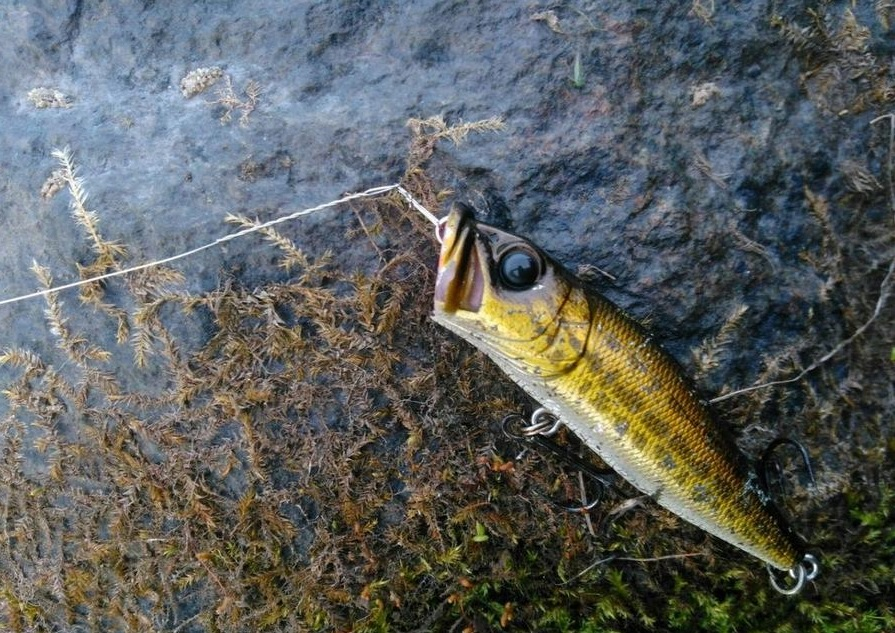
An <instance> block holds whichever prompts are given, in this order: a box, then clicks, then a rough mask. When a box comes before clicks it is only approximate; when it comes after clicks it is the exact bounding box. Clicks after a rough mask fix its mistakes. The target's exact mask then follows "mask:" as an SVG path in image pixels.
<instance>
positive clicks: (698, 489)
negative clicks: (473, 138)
mask: <svg viewBox="0 0 895 633" xmlns="http://www.w3.org/2000/svg"><path fill="white" fill-rule="evenodd" d="M437 230H438V237H439V239H440V241H441V243H442V246H441V252H440V255H439V261H438V278H437V281H436V285H435V300H434V311H433V319H434V320H435V321H436V322H437V323H439V324H441V325H442V326H444V327H446V328H447V329H449V330H451V331H452V332H454V333H455V334H457V335H458V336H460V337H461V338H463V339H465V340H467V341H468V342H470V343H472V344H473V345H474V346H476V347H477V348H478V349H480V350H481V351H483V352H484V353H485V354H487V355H488V356H489V357H490V358H491V359H492V360H493V361H494V362H495V363H496V364H497V365H498V366H499V367H500V368H501V369H502V370H503V371H504V372H505V373H506V374H507V375H508V376H509V377H510V378H512V379H513V380H514V381H515V382H516V383H518V384H519V385H520V386H521V387H522V388H523V389H524V390H525V391H526V392H528V393H529V394H530V395H531V396H532V397H534V398H535V399H536V400H537V401H538V402H540V403H541V404H542V405H543V406H544V407H545V408H546V409H548V410H549V411H550V412H551V413H553V414H554V415H555V416H556V417H557V418H558V419H559V421H560V422H561V423H562V424H564V425H565V426H567V427H568V428H569V429H571V431H572V432H573V433H575V434H576V435H577V436H578V437H579V438H580V439H581V440H582V441H583V442H584V444H585V445H587V446H588V447H589V448H590V449H591V450H593V451H594V452H596V453H597V454H598V455H599V456H600V457H601V458H602V459H603V460H604V461H605V462H606V463H607V464H609V466H611V467H612V468H613V469H614V470H615V471H616V472H618V473H619V474H620V475H621V476H622V477H624V478H625V479H627V480H628V481H629V482H630V483H631V484H633V485H634V486H635V487H636V488H638V489H639V490H641V491H642V492H644V493H645V494H647V495H649V496H651V497H652V498H653V499H655V501H656V502H657V503H659V505H661V506H663V507H665V508H667V509H668V510H670V511H671V512H673V513H675V514H677V515H678V516H680V517H681V518H683V519H685V520H687V521H689V522H690V523H692V524H694V525H696V526H698V527H700V528H702V529H704V530H705V531H707V532H709V533H710V534H713V535H715V536H716V537H718V538H720V539H723V540H724V541H727V542H728V543H731V544H732V545H734V546H736V547H738V548H740V549H742V550H745V551H746V552H748V553H750V554H752V555H753V556H755V557H756V558H758V559H760V560H762V561H764V562H765V563H766V564H767V567H768V571H769V573H770V576H771V582H772V584H773V586H774V587H775V588H776V589H777V590H778V591H780V592H781V593H786V594H795V593H798V592H799V591H801V589H802V588H803V587H804V585H805V583H806V581H809V580H812V579H813V578H815V577H816V576H817V574H818V571H819V565H818V562H817V559H816V558H815V557H814V556H813V555H812V554H810V553H808V552H807V551H806V549H805V544H804V543H803V541H802V540H801V539H800V538H799V537H798V536H797V535H796V533H795V532H794V531H793V529H792V528H791V527H790V526H789V525H788V524H787V522H786V521H785V520H784V519H783V517H782V516H781V515H780V513H779V512H778V510H777V509H776V507H775V506H774V504H773V502H772V501H771V499H770V497H769V495H768V493H767V491H766V490H765V488H764V486H763V485H762V484H761V480H760V479H759V475H758V473H757V471H756V469H755V468H754V467H753V465H752V464H751V463H750V462H749V461H748V460H747V459H746V458H745V456H744V455H743V454H742V453H741V452H740V451H739V449H738V448H737V446H736V444H735V442H734V441H733V438H732V437H731V436H729V435H728V433H727V432H726V430H725V429H724V428H723V427H722V426H721V425H720V424H719V423H718V422H717V421H716V420H715V418H714V416H713V414H712V412H711V410H710V409H709V407H708V406H707V405H706V403H705V402H704V401H703V400H701V399H700V398H699V397H698V396H697V395H696V393H695V391H694V389H693V387H692V385H691V383H690V382H689V380H688V379H687V378H686V377H685V375H684V373H683V370H682V368H681V367H680V366H679V365H678V363H677V362H676V361H675V360H674V359H673V358H672V357H671V356H670V355H669V354H668V353H667V352H665V351H664V350H663V349H662V348H661V347H660V346H658V345H657V344H655V343H654V342H653V341H652V340H651V337H650V335H649V334H648V333H647V332H646V331H645V330H644V329H643V328H642V327H641V326H640V325H639V324H638V323H636V322H635V321H634V320H633V319H631V318H630V317H628V316H627V315H626V314H625V313H624V312H623V311H622V310H621V309H620V308H619V307H617V306H616V305H615V304H613V303H612V302H610V301H609V300H608V299H606V298H605V297H603V296H601V295H600V294H598V293H596V292H595V291H593V290H591V289H589V288H588V287H587V286H586V285H585V284H584V283H583V282H581V280H579V279H578V278H576V277H575V276H574V275H572V274H571V273H570V272H568V271H567V270H565V269H564V268H563V267H562V266H561V265H559V264H558V263H556V262H555V261H554V260H553V259H551V258H550V257H549V256H548V255H547V254H546V253H544V251H542V250H541V249H540V248H538V247H537V246H535V245H534V244H532V243H531V242H529V241H528V240H526V239H524V238H521V237H518V236H516V235H513V234H511V233H507V232H504V231H501V230H499V229H497V228H495V227H493V226H489V225H487V224H484V223H482V222H478V221H476V219H475V217H474V215H473V213H472V211H471V210H470V209H469V208H468V207H466V206H464V205H454V207H453V209H452V210H451V213H450V214H449V215H448V216H447V217H446V218H445V219H443V220H442V221H441V222H440V223H439V225H438V229H437ZM774 570H782V571H783V572H785V573H786V574H788V575H789V581H787V582H785V583H781V582H780V581H778V579H777V578H776V576H775V573H774Z"/></svg>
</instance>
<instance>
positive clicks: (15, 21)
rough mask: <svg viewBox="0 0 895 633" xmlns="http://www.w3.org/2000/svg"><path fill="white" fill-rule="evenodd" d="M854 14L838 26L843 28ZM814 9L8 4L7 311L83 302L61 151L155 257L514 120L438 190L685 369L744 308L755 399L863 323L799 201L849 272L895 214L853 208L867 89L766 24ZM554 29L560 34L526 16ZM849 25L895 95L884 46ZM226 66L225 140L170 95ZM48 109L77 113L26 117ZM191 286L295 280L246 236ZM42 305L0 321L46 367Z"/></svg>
mask: <svg viewBox="0 0 895 633" xmlns="http://www.w3.org/2000/svg"><path fill="white" fill-rule="evenodd" d="M851 4H852V3H838V4H837V5H836V6H835V7H831V8H830V14H832V15H833V16H836V17H834V18H833V19H834V23H832V24H831V26H830V28H831V30H833V31H836V29H838V28H840V26H841V25H840V22H841V21H842V19H843V17H842V16H843V15H844V13H845V11H846V9H849V8H851ZM812 6H813V3H810V2H803V3H786V6H785V7H784V6H781V5H778V3H775V2H751V3H748V2H747V3H737V4H736V5H735V6H727V5H724V3H717V7H716V10H717V12H716V14H715V15H714V16H712V18H711V20H710V21H708V22H706V21H703V20H701V19H699V18H698V17H696V16H695V15H694V14H693V13H691V12H690V6H689V3H643V2H639V3H630V2H617V1H614V2H585V3H583V4H578V5H576V8H574V9H573V8H572V7H571V5H568V6H567V5H564V4H561V5H557V6H554V5H550V7H546V5H545V6H543V7H542V6H540V5H538V4H524V3H517V2H473V3H467V2H454V1H436V0H429V1H424V2H414V3H403V2H389V1H386V0H381V1H377V0H365V1H363V2H332V1H321V2H302V3H296V2H292V1H287V0H260V1H251V2H250V1H248V0H230V1H228V2H213V3H212V2H208V3H186V2H184V3H156V2H151V1H145V2H133V3H125V4H119V3H104V2H97V1H95V0H71V1H69V2H56V1H52V2H51V1H49V0H10V1H8V2H6V3H4V4H3V6H2V7H0V60H2V63H3V65H4V69H3V73H2V74H0V147H2V148H3V152H2V153H0V174H2V178H0V199H2V202H3V204H2V212H0V233H2V235H3V236H4V239H3V246H2V248H0V298H6V297H11V296H14V295H18V294H21V293H25V292H29V291H31V290H33V289H34V288H35V286H36V283H35V280H34V277H33V275H32V274H31V273H30V272H29V271H28V267H29V266H30V263H31V261H32V260H36V261H38V262H40V263H42V264H44V265H47V266H49V267H50V268H51V269H52V271H53V272H54V274H55V276H56V280H57V282H67V281H72V280H73V279H75V278H76V271H75V270H74V267H73V265H72V264H73V262H74V261H86V259H87V258H88V257H89V250H88V245H87V242H86V241H85V239H84V237H83V236H82V235H81V233H80V231H79V229H78V228H77V227H76V226H75V225H74V223H73V221H72V220H71V218H70V216H69V214H68V209H67V199H66V196H64V195H58V196H56V197H54V198H52V199H50V200H43V199H41V197H40V193H39V192H40V189H41V186H42V184H43V183H44V181H45V180H46V179H47V177H48V176H49V175H50V174H51V172H52V171H53V169H55V168H56V165H55V163H54V160H53V159H52V158H51V155H50V154H51V151H52V150H53V149H54V148H61V147H65V146H69V147H71V148H72V150H73V152H74V154H75V157H76V160H77V163H78V165H79V166H80V170H81V172H80V173H81V175H82V176H84V178H85V179H86V188H87V190H88V191H89V193H90V201H91V208H92V209H94V210H96V211H97V213H98V214H99V216H100V226H101V228H102V230H103V231H104V234H105V235H106V236H108V237H109V238H112V239H116V240H120V241H122V242H124V243H126V244H127V245H128V246H129V247H130V248H131V260H132V261H133V262H142V261H146V260H150V259H155V258H161V257H165V256H169V255H172V254H175V253H178V252H181V251H184V250H187V249H189V248H192V247H194V246H197V245H199V244H202V243H205V242H208V241H211V240H213V239H215V238H217V237H219V236H221V235H223V234H225V233H227V232H229V230H230V229H229V228H228V227H227V226H226V225H225V224H224V222H223V218H224V216H225V215H226V214H227V213H228V212H238V213H245V214H248V215H256V214H257V215H259V216H260V217H264V218H268V217H273V216H274V215H276V214H279V213H281V212H284V211H289V210H295V209H298V208H302V207H307V206H311V205H315V204H318V203H321V202H324V201H328V200H331V199H333V198H335V197H337V196H339V195H340V194H341V193H343V192H348V191H357V190H361V189H364V188H366V187H369V186H374V185H380V184H386V183H392V182H395V181H396V180H397V179H398V178H399V177H400V176H401V174H402V173H403V169H404V166H405V162H404V161H405V155H406V151H407V147H408V138H409V132H408V131H407V129H406V121H407V120H408V118H410V117H426V116H430V115H434V114H441V115H444V116H445V117H446V119H447V120H448V121H449V122H458V121H460V120H463V121H473V120H477V119H481V118H486V117H491V116H501V117H503V118H504V119H505V121H506V124H507V129H506V131H505V132H503V133H501V134H487V135H484V136H478V137H473V138H470V139H469V141H468V142H467V143H466V144H464V145H462V146H460V147H453V146H451V145H450V144H447V143H444V144H442V145H441V146H440V148H439V150H438V151H437V153H436V155H435V156H434V157H433V158H432V160H431V161H430V163H429V165H428V167H429V169H430V173H431V174H432V175H433V177H435V178H436V179H437V180H439V181H440V182H441V183H443V184H444V186H445V187H451V188H453V189H455V190H456V191H457V197H458V198H461V199H466V200H470V201H471V202H473V203H474V204H476V205H478V206H480V207H482V208H483V209H484V211H483V213H484V215H485V217H486V218H488V219H489V220H491V221H494V222H496V223H499V224H501V225H504V226H506V227H507V228H508V229H511V230H514V231H518V232H521V233H523V234H525V235H527V236H529V237H531V238H532V239H534V240H535V241H536V242H537V243H539V244H540V245H542V246H543V247H544V248H545V249H546V250H548V251H550V252H551V253H553V254H555V255H556V257H557V258H558V259H559V260H561V261H563V262H565V263H566V264H567V265H568V266H569V267H570V268H572V269H576V268H578V267H581V266H588V265H590V266H596V267H598V268H599V269H601V270H603V271H607V272H608V273H610V274H611V275H612V276H613V277H614V280H612V281H610V280H608V279H607V278H604V277H601V276H599V275H598V276H597V277H596V282H595V283H597V285H598V286H599V287H600V288H601V289H602V290H603V291H605V292H606V293H607V294H608V295H609V296H610V297H611V298H612V299H613V300H615V301H617V302H618V303H620V304H621V305H623V306H624V307H625V308H627V309H628V310H629V311H630V312H632V313H633V314H634V315H636V316H637V317H639V318H642V319H645V320H648V321H649V323H650V327H651V328H652V329H654V330H655V331H656V332H657V336H658V337H659V338H660V339H661V340H662V341H663V342H664V344H665V345H666V346H668V347H669V348H670V349H671V350H672V352H673V353H674V354H675V355H676V356H677V357H678V358H680V359H682V361H683V362H685V363H686V364H690V363H691V361H690V358H689V352H690V350H691V349H692V348H694V347H695V346H696V345H698V344H699V343H700V342H701V341H702V340H703V339H705V338H706V337H709V336H712V335H713V334H714V333H715V332H716V331H717V329H718V328H719V327H720V325H721V323H722V322H723V321H724V319H725V318H726V316H727V315H728V314H729V313H730V312H731V310H732V309H733V308H734V307H735V306H736V305H738V304H745V305H747V306H749V311H748V313H747V316H746V317H745V319H746V322H745V323H744V325H743V327H742V329H741V330H740V331H739V332H738V334H737V335H736V337H735V339H734V341H733V342H732V344H731V345H730V348H729V352H728V355H727V357H726V358H725V362H724V364H723V367H722V368H721V369H720V370H719V371H717V372H715V373H712V374H711V375H708V376H705V377H704V385H705V386H706V389H707V391H708V392H709V393H712V392H714V391H717V390H718V389H721V388H722V387H723V386H725V385H727V386H739V385H745V384H749V383H751V382H752V381H753V380H754V379H755V378H756V376H757V375H758V373H759V371H760V369H761V362H760V358H761V357H762V356H764V355H767V354H773V353H776V352H779V351H780V350H783V349H785V348H786V347H787V346H789V345H790V344H791V343H792V341H794V340H801V341H806V340H807V341H811V340H813V341H815V342H817V341H818V340H819V339H820V338H821V337H824V338H825V339H826V342H832V341H835V340H837V339H839V338H843V337H844V336H847V335H848V333H849V332H850V330H851V328H853V325H854V323H855V322H856V320H859V319H858V317H857V316H856V314H859V313H861V311H862V310H863V311H864V312H863V313H864V314H866V313H867V312H866V308H867V302H866V301H865V302H863V303H862V302H861V301H857V300H854V299H853V300H846V299H845V297H846V295H847V294H848V290H847V289H845V288H842V287H841V286H837V285H835V284H834V288H833V291H832V299H830V300H828V299H827V298H826V295H825V294H824V292H826V291H825V290H824V288H825V284H827V283H828V282H829V281H830V277H829V272H824V271H822V270H820V271H819V270H818V269H817V268H816V267H815V266H813V265H812V264H811V263H810V261H809V260H810V259H811V258H812V257H813V258H815V259H816V258H820V257H821V256H822V255H823V253H822V251H823V248H824V246H823V244H824V239H825V238H824V232H823V227H822V226H820V224H819V223H818V221H817V218H816V217H814V216H813V215H812V213H811V210H810V209H809V207H808V204H807V203H806V193H805V192H806V190H810V191H811V192H812V193H813V194H815V195H818V196H822V197H823V198H824V199H826V200H828V201H830V214H831V217H830V222H831V223H832V226H833V227H834V228H835V230H836V231H837V232H839V233H840V235H841V237H842V239H843V241H844V243H847V244H850V246H849V247H847V248H846V252H845V256H846V257H849V258H853V259H849V260H848V264H847V266H850V267H854V268H857V269H860V268H862V267H863V268H867V267H870V266H872V265H874V263H873V260H874V259H875V258H876V259H879V257H878V256H876V255H873V254H870V255H868V254H867V253H862V252H860V249H859V248H857V246H856V242H857V241H859V236H860V235H861V232H862V231H863V229H862V228H861V227H860V223H859V222H858V221H857V220H856V216H855V215H854V214H855V213H856V212H855V209H859V210H860V212H861V213H866V214H868V216H867V217H870V218H874V219H873V221H874V222H877V223H885V222H888V221H890V219H891V218H889V217H888V216H887V214H886V213H885V212H880V211H879V209H881V208H882V209H885V198H884V195H883V193H882V192H879V191H877V192H873V193H870V194H867V195H864V196H863V197H861V196H858V195H855V194H854V193H853V192H852V193H850V192H849V190H848V188H847V183H846V182H845V179H844V176H843V171H842V165H843V163H844V162H846V161H858V162H860V163H861V164H863V165H865V166H866V168H867V169H868V170H869V172H871V173H873V174H875V175H876V177H877V178H879V179H880V180H882V179H883V178H884V173H883V166H884V164H885V160H886V149H885V146H884V145H883V144H881V143H880V138H881V137H880V134H882V133H883V132H884V130H882V129H881V128H879V127H877V128H872V127H871V126H870V121H871V120H872V119H873V118H874V117H876V116H879V115H880V114H882V113H884V112H885V111H886V109H885V107H886V106H887V105H889V104H886V103H884V102H881V101H873V100H870V101H868V102H867V103H866V104H865V105H864V106H862V107H854V108H852V105H851V104H852V102H854V101H855V100H856V99H857V98H858V96H859V95H860V94H863V92H866V91H867V90H869V88H868V86H867V85H865V84H862V83H860V82H861V81H863V79H860V78H859V79H857V80H854V81H853V80H850V79H843V80H841V82H840V84H838V85H833V84H824V83H823V82H822V81H820V80H817V79H814V78H812V77H808V76H807V75H806V73H807V71H809V70H812V67H820V68H826V67H829V62H827V61H825V59H826V58H825V57H824V55H826V54H828V53H829V51H824V50H819V51H816V53H817V54H816V55H815V57H816V59H814V58H811V59H810V60H809V59H808V57H807V55H808V53H806V52H805V50H807V49H801V50H802V52H801V53H800V52H799V50H800V49H799V47H798V46H797V45H794V44H793V43H792V42H790V41H788V40H787V37H786V36H785V34H784V33H782V31H781V29H780V27H779V26H776V25H775V24H774V23H773V20H772V17H773V16H775V15H778V14H780V15H781V16H782V18H783V19H785V20H789V21H794V22H800V23H802V24H804V25H807V24H808V20H807V17H806V16H807V12H806V10H807V8H810V7H812ZM548 10H552V11H553V12H554V13H553V15H554V16H555V18H556V19H557V20H558V31H559V32H557V30H553V29H551V27H550V25H549V24H548V22H547V21H546V20H544V19H537V20H536V19H533V17H534V16H535V14H536V13H538V12H539V11H548ZM851 10H853V11H855V16H856V19H857V20H858V22H860V23H861V24H862V25H866V26H867V27H868V28H869V29H870V35H869V37H870V42H871V52H872V53H873V54H874V55H876V57H877V58H878V59H879V63H878V65H877V67H876V71H877V73H878V74H880V76H885V77H888V75H889V74H890V71H889V69H888V66H887V64H888V62H887V61H886V60H888V59H890V58H891V54H892V50H891V38H890V37H889V38H888V39H887V37H886V36H891V31H888V33H887V32H886V29H885V28H884V26H883V25H882V24H881V23H880V21H879V20H878V19H877V18H876V17H875V16H874V14H873V12H872V11H871V10H869V9H864V8H861V7H855V8H852V9H851ZM837 20H838V22H836V21H837ZM576 59H577V60H579V63H580V69H581V70H580V77H577V78H576V76H575V73H576V70H575V67H576ZM825 64H827V66H825ZM209 66H219V67H220V68H221V69H222V71H223V73H224V74H225V75H226V76H228V77H229V78H231V80H232V86H233V89H234V91H236V93H237V94H238V95H241V96H244V95H243V92H242V91H244V90H245V88H246V86H247V85H248V84H249V82H250V81H255V82H257V83H258V84H259V85H260V86H261V90H262V92H261V95H260V97H259V101H258V104H257V108H256V109H255V110H254V111H253V112H251V113H250V114H249V115H248V117H247V121H246V124H245V125H240V123H239V121H238V118H239V114H240V113H239V112H235V113H234V114H233V120H232V121H230V122H229V123H222V122H221V121H220V119H221V117H222V115H223V114H224V113H225V111H226V109H225V107H224V106H223V105H222V104H219V103H218V104H215V103H211V102H212V101H214V100H216V99H217V96H216V95H217V92H216V91H217V90H218V88H219V87H220V86H221V85H222V81H223V80H221V81H219V82H218V83H217V84H215V86H213V87H211V88H210V89H209V90H207V91H206V92H203V93H202V94H200V95H197V96H195V97H193V98H190V99H187V98H184V96H183V94H182V93H181V90H180V81H181V79H182V78H183V77H184V76H185V75H186V74H187V73H188V72H189V71H191V70H194V69H196V68H199V67H209ZM811 82H816V83H811ZM39 87H48V88H51V89H54V90H58V91H60V92H61V93H63V94H64V95H66V96H67V97H68V98H69V99H70V107H66V108H52V107H51V108H42V109H39V108H37V107H35V105H34V104H33V103H32V101H30V100H29V97H28V94H29V91H31V90H33V89H35V88H39ZM697 92H699V96H698V97H697ZM843 109H846V110H848V112H847V113H845V114H843V113H842V110H843ZM875 133H876V135H875ZM489 213H490V214H491V215H488V214H489ZM874 214H876V215H875V216H874ZM351 222H352V218H351V216H350V214H340V213H338V212H328V213H325V214H321V215H319V216H314V217H311V218H307V219H305V220H302V221H301V222H299V223H296V224H295V225H294V226H292V227H289V228H288V229H287V230H286V231H287V233H288V234H289V235H290V236H292V237H294V239H295V240H296V242H298V243H300V244H302V245H305V246H307V247H308V248H311V249H313V250H315V251H322V250H324V249H325V248H333V249H334V250H336V251H338V252H339V253H340V257H342V258H343V259H344V261H345V265H346V266H352V265H360V264H362V262H358V261H357V260H356V258H355V257H354V256H353V254H352V249H351V245H350V244H344V243H343V240H342V237H341V236H342V233H343V231H342V229H343V228H344V227H345V226H348V225H349V224H350V223H351ZM434 256H435V254H434V253H433V260H434ZM177 267H178V268H179V269H180V270H182V271H183V272H184V274H185V275H186V277H187V284H186V285H187V287H188V288H189V289H191V290H193V291H202V290H209V289H212V288H214V287H216V286H217V285H218V284H220V283H221V279H222V277H223V276H226V275H227V274H230V273H234V274H236V275H237V276H239V275H244V279H245V280H246V283H247V284H248V285H252V284H255V283H263V281H264V280H265V279H271V278H277V275H279V274H280V273H279V272H278V271H277V269H276V267H275V264H274V262H273V261H272V255H271V254H270V252H269V251H268V250H266V249H264V248H262V247H260V246H259V244H258V242H257V241H253V240H245V241H241V242H234V243H231V244H228V245H227V246H226V247H222V248H219V249H214V250H210V251H205V252H203V253H201V254H199V255H197V256H196V257H194V258H191V259H190V260H188V261H184V262H182V263H179V264H178V265H177ZM875 270H877V272H878V270H879V266H878V262H877V264H876V268H875ZM234 271H235V272H234ZM877 276H878V275H877ZM874 279H875V280H876V282H877V283H878V279H876V277H874ZM869 287H870V288H873V284H872V283H870V284H869ZM64 300H65V301H66V302H67V304H68V305H70V306H73V305H74V304H75V303H76V298H75V296H74V295H73V294H68V295H65V297H64ZM837 300H839V301H840V302H837ZM42 310H43V303H42V302H41V301H40V300H32V301H29V302H24V303H19V304H15V305H11V306H0V323H2V328H0V332H2V339H3V340H2V344H0V347H9V346H24V347H28V348H31V349H34V350H36V351H37V352H39V353H42V354H52V351H51V350H52V347H53V342H52V340H51V339H50V337H49V335H48V333H47V331H46V327H45V325H44V324H43V317H42ZM855 310H857V312H855ZM81 318H82V319H83V321H85V322H89V318H90V317H89V315H86V316H83V317H81ZM82 325H84V324H83V323H82ZM97 335H98V336H102V334H101V333H97ZM196 336H197V337H201V333H199V334H196ZM446 336H447V335H446ZM809 360H810V359H803V361H804V362H806V363H807V362H808V361H809ZM6 371H7V370H5V369H0V380H2V378H3V377H4V375H5V373H4V372H6ZM122 371H123V372H126V371H127V370H126V369H122ZM125 379H126V378H125ZM131 379H132V380H134V381H139V380H141V379H142V378H139V377H137V376H133V377H131ZM2 406H4V405H0V409H2ZM0 413H2V410H0ZM792 424H793V425H794V424H796V423H794V422H793V423H792ZM787 428H790V429H791V430H793V431H794V432H796V433H797V432H798V429H797V428H793V427H787Z"/></svg>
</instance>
